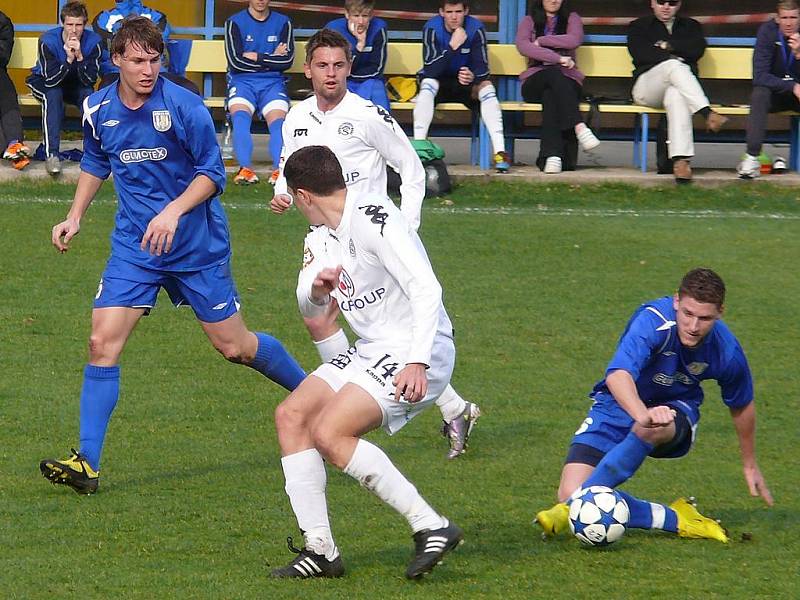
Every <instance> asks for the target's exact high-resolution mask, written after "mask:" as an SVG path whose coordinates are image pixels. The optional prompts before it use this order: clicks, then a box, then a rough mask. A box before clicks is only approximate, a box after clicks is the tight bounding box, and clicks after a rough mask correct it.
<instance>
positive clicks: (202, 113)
mask: <svg viewBox="0 0 800 600" xmlns="http://www.w3.org/2000/svg"><path fill="white" fill-rule="evenodd" d="M181 125H182V131H181V132H180V133H181V136H180V137H181V139H182V145H184V147H185V148H186V150H187V152H188V153H189V155H191V157H192V160H193V162H194V173H193V175H192V179H194V178H195V177H197V176H198V175H205V176H206V177H208V178H209V179H210V180H211V181H213V182H214V185H216V186H217V193H216V194H215V195H219V194H221V193H222V192H223V191H225V165H224V163H223V162H222V152H221V151H220V148H219V143H217V136H216V134H215V132H214V121H213V120H212V119H211V115H210V114H209V112H208V109H206V107H205V106H203V104H201V103H199V102H198V103H197V104H195V105H192V106H190V107H188V108H187V109H186V112H185V113H183V122H182V124H181Z"/></svg>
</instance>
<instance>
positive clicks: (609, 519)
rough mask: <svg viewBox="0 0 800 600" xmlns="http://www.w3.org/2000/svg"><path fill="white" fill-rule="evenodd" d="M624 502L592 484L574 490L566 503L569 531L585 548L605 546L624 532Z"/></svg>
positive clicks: (626, 513) (604, 488) (625, 507)
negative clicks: (567, 505) (567, 503)
mask: <svg viewBox="0 0 800 600" xmlns="http://www.w3.org/2000/svg"><path fill="white" fill-rule="evenodd" d="M629 516H630V511H629V510H628V503H627V502H625V500H624V499H623V497H622V496H620V495H619V494H618V493H617V492H616V491H614V490H612V489H611V488H608V487H605V486H602V485H593V486H591V487H589V488H582V489H579V490H577V491H576V492H575V493H574V494H572V496H571V497H570V501H569V528H570V530H571V531H572V533H573V534H575V537H576V538H578V539H579V540H580V541H581V542H583V543H584V544H586V545H588V546H608V545H609V544H613V543H614V542H616V541H617V540H618V539H620V538H621V537H622V535H623V534H624V533H625V526H626V525H627V523H628V517H629Z"/></svg>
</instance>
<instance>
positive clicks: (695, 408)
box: [536, 268, 773, 542]
mask: <svg viewBox="0 0 800 600" xmlns="http://www.w3.org/2000/svg"><path fill="white" fill-rule="evenodd" d="M724 302H725V284H724V283H723V282H722V279H720V277H719V276H718V275H717V274H716V273H714V271H711V270H710V269H702V268H699V269H693V270H692V271H689V272H688V273H687V274H686V275H685V276H684V278H683V280H682V281H681V285H680V287H679V288H678V293H677V294H675V296H665V297H663V298H659V299H657V300H653V301H651V302H646V303H644V304H642V305H641V306H640V307H639V308H638V309H637V310H636V311H635V312H634V313H633V316H632V317H631V319H630V320H629V321H628V325H627V327H626V328H625V331H624V332H623V334H622V337H621V338H620V340H619V343H618V344H617V350H616V352H615V353H614V356H613V358H612V359H611V362H610V363H609V364H608V367H607V368H606V375H605V378H604V379H602V380H600V381H599V382H598V383H597V384H596V385H595V386H594V389H593V390H592V392H591V394H590V396H591V397H592V398H593V399H594V404H592V407H591V409H590V410H589V414H588V416H587V417H586V419H585V420H584V421H583V424H582V425H581V426H580V427H579V428H578V430H577V431H576V432H575V436H574V437H573V438H572V444H571V445H570V448H569V452H568V453H567V459H566V464H565V465H564V469H563V471H562V473H561V484H560V486H559V489H558V499H559V501H560V502H559V504H556V505H555V506H554V507H553V508H550V509H548V510H544V511H541V512H539V513H538V514H537V515H536V521H537V522H538V523H539V525H541V526H542V528H543V529H544V532H545V535H547V536H551V535H554V534H556V533H559V532H561V531H565V530H566V529H567V528H568V516H567V515H568V508H567V504H566V503H567V502H568V499H569V497H570V495H571V494H572V493H573V492H574V491H575V490H577V489H578V488H581V487H589V486H592V485H603V486H607V487H611V488H615V487H617V486H618V485H620V484H622V483H624V482H625V481H627V480H628V479H629V478H630V477H631V476H632V475H633V474H634V473H635V472H636V470H637V469H638V468H639V467H640V466H641V464H642V462H644V459H645V458H647V457H648V456H652V457H654V458H678V457H681V456H684V455H685V454H686V453H688V452H689V450H690V448H691V446H692V443H693V442H694V438H695V434H696V431H697V425H698V422H699V421H700V405H701V404H702V403H703V388H702V387H701V385H700V384H701V382H702V381H704V380H714V381H716V382H717V383H718V384H719V386H720V390H721V393H722V401H723V402H724V403H725V405H726V406H727V407H728V408H729V409H730V413H731V417H732V418H733V424H734V427H735V429H736V434H737V436H738V438H739V448H740V451H741V457H742V465H743V467H744V477H745V480H746V482H747V486H748V488H749V490H750V494H751V495H753V496H758V495H760V496H761V497H762V498H763V499H764V501H765V502H766V503H767V504H768V505H772V503H773V500H772V496H771V494H770V492H769V489H768V488H767V484H766V482H765V481H764V477H763V475H762V474H761V470H760V469H759V467H758V463H757V462H756V450H755V430H756V412H755V405H754V403H753V381H752V378H751V375H750V368H749V366H748V364H747V359H746V358H745V355H744V351H743V350H742V347H741V346H740V345H739V341H738V340H737V339H736V337H735V336H734V335H733V333H731V331H730V329H728V326H727V325H726V324H725V323H724V322H722V321H721V320H720V317H722V312H723V305H724ZM620 494H621V495H622V497H623V498H625V500H626V501H627V503H628V506H629V508H630V521H629V522H628V527H634V528H641V529H662V530H664V531H670V532H673V533H677V534H678V535H680V536H681V537H689V538H711V539H717V540H719V541H721V542H727V541H728V536H727V534H726V533H725V530H724V529H723V528H722V527H721V526H720V525H719V523H717V522H716V521H713V520H712V519H709V518H707V517H704V516H702V515H701V514H700V513H699V512H697V509H696V508H695V507H694V506H693V505H692V504H691V503H690V502H689V501H687V500H686V499H684V498H680V499H678V500H676V501H675V502H673V503H672V504H671V505H669V506H666V505H664V504H657V503H651V502H646V501H644V500H640V499H639V498H635V497H633V496H631V495H630V494H627V493H625V492H620Z"/></svg>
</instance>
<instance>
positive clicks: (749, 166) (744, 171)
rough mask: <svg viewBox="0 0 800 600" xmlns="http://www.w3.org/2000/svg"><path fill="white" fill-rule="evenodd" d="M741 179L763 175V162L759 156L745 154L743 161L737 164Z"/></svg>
mask: <svg viewBox="0 0 800 600" xmlns="http://www.w3.org/2000/svg"><path fill="white" fill-rule="evenodd" d="M736 172H737V173H738V174H739V178H740V179H755V178H756V177H758V176H759V175H761V162H760V161H759V160H758V157H756V156H751V155H749V154H745V155H744V158H743V159H742V162H740V163H739V164H738V165H737V166H736Z"/></svg>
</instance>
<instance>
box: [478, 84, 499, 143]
mask: <svg viewBox="0 0 800 600" xmlns="http://www.w3.org/2000/svg"><path fill="white" fill-rule="evenodd" d="M478 100H480V103H481V119H483V123H484V125H486V129H487V130H488V131H489V137H490V138H491V140H492V148H494V152H495V153H497V152H504V151H505V149H506V140H505V138H504V137H503V111H502V110H501V109H500V103H499V102H498V101H497V91H496V90H495V89H494V85H492V84H491V83H490V84H489V85H487V86H485V87H483V88H481V89H480V91H478Z"/></svg>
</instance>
